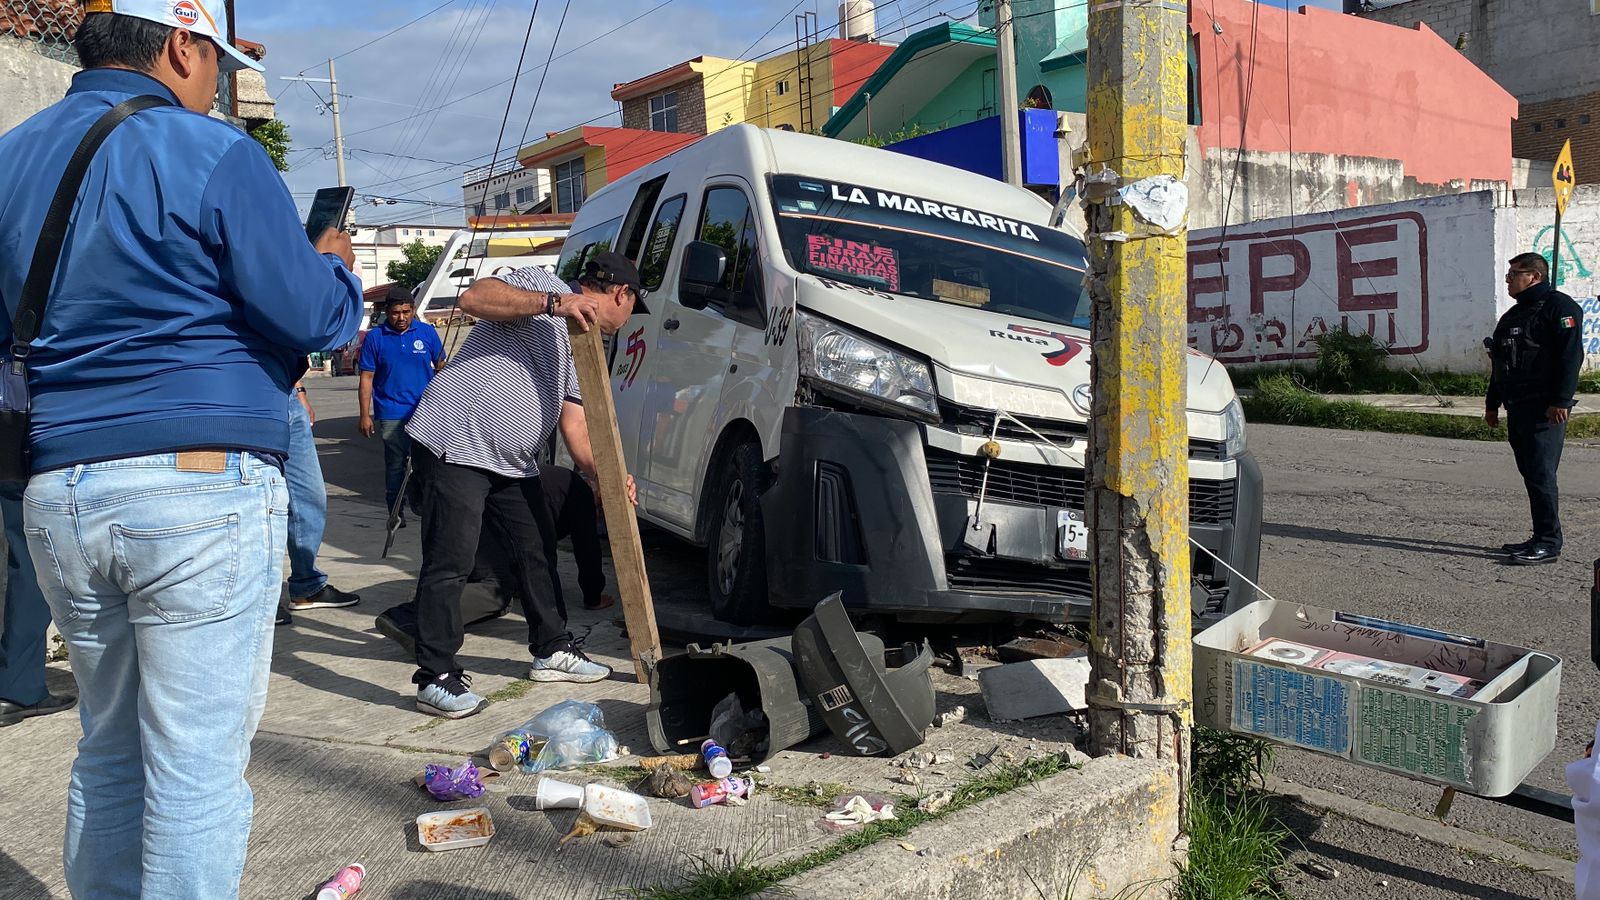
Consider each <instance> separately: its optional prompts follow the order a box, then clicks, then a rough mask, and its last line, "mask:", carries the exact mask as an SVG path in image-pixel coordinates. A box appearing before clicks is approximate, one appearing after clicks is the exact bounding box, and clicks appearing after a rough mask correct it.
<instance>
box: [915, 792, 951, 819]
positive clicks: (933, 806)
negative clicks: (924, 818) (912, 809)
mask: <svg viewBox="0 0 1600 900" xmlns="http://www.w3.org/2000/svg"><path fill="white" fill-rule="evenodd" d="M955 799H956V795H955V794H953V793H951V792H949V791H936V792H934V793H932V794H929V795H928V796H926V797H923V798H922V799H921V800H918V801H917V811H918V812H925V813H927V814H929V815H933V814H934V813H937V812H938V811H939V810H941V809H944V808H945V807H946V806H949V805H950V803H951V801H953V800H955Z"/></svg>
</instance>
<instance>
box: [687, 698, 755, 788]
mask: <svg viewBox="0 0 1600 900" xmlns="http://www.w3.org/2000/svg"><path fill="white" fill-rule="evenodd" d="M769 732H770V728H769V727H768V724H767V714H766V713H765V712H763V711H761V710H759V709H752V710H750V711H749V712H745V709H744V706H743V704H741V703H740V702H739V695H738V694H729V695H728V696H726V697H723V698H722V702H720V703H718V704H717V705H716V707H715V708H714V709H712V710H711V734H710V738H709V739H710V741H712V742H714V743H715V744H716V745H718V746H719V747H725V748H727V749H726V750H725V751H724V752H725V753H726V755H727V756H733V757H751V758H753V757H757V756H761V757H765V756H766V755H767V749H768V747H769V746H770V743H771V742H770V739H769ZM701 752H704V745H703V744H702V750H701ZM710 760H711V758H710V757H709V756H708V757H707V758H706V761H707V763H708V764H709V762H710ZM729 771H732V769H731V768H730V769H729ZM713 775H715V773H713ZM716 777H721V778H725V777H727V776H726V775H722V776H716Z"/></svg>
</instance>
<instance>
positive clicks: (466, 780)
mask: <svg viewBox="0 0 1600 900" xmlns="http://www.w3.org/2000/svg"><path fill="white" fill-rule="evenodd" d="M422 783H423V787H425V788H427V790H428V793H430V794H432V795H433V799H435V800H471V799H474V798H476V797H482V796H483V790H484V788H483V778H482V777H481V776H480V775H479V774H478V767H477V766H475V765H473V764H472V760H470V759H469V760H467V761H466V763H465V764H463V765H462V766H461V768H459V769H452V768H450V767H449V766H440V765H435V764H433V763H429V764H428V766H427V768H425V769H423V770H422Z"/></svg>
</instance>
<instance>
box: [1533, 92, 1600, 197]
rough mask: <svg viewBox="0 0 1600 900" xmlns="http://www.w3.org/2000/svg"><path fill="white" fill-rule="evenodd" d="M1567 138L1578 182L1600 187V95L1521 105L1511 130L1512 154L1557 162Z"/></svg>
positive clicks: (1598, 93)
mask: <svg viewBox="0 0 1600 900" xmlns="http://www.w3.org/2000/svg"><path fill="white" fill-rule="evenodd" d="M1568 139H1571V141H1572V163H1573V167H1574V168H1576V169H1577V170H1578V182H1579V183H1580V184H1600V92H1596V93H1593V94H1587V95H1585V96H1582V97H1569V98H1567V99H1565V100H1551V101H1549V102H1547V103H1524V104H1522V114H1521V117H1520V118H1519V119H1518V120H1517V121H1516V123H1515V124H1513V125H1512V128H1511V151H1512V152H1513V153H1515V154H1516V155H1517V156H1518V157H1520V158H1522V159H1537V160H1546V161H1549V160H1554V159H1555V158H1556V156H1557V155H1559V154H1560V153H1561V145H1562V144H1563V143H1565V142H1566V141H1567V140H1568ZM1539 186H1540V187H1543V185H1539Z"/></svg>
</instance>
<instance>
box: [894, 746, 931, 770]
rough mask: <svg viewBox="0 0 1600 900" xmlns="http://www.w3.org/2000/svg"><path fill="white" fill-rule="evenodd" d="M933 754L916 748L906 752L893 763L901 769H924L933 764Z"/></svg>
mask: <svg viewBox="0 0 1600 900" xmlns="http://www.w3.org/2000/svg"><path fill="white" fill-rule="evenodd" d="M933 763H934V756H933V754H932V753H929V752H927V751H926V750H916V751H913V752H911V753H908V754H906V755H905V756H904V757H902V758H901V759H900V761H899V762H898V763H895V765H897V766H899V767H900V768H902V769H926V768H927V767H929V766H931V765H933Z"/></svg>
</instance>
